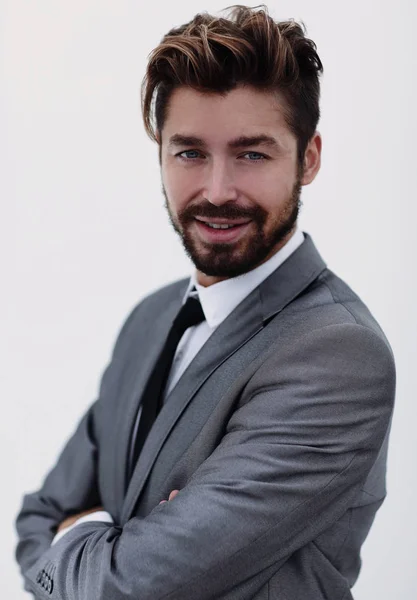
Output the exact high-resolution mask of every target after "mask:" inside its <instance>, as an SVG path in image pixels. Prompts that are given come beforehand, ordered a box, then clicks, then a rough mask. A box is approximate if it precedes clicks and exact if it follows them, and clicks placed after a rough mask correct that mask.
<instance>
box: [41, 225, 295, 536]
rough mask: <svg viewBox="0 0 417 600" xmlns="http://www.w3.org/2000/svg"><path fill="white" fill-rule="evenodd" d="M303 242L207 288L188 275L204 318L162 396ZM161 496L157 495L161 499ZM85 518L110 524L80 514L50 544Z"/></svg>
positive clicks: (185, 339)
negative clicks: (254, 291)
mask: <svg viewBox="0 0 417 600" xmlns="http://www.w3.org/2000/svg"><path fill="white" fill-rule="evenodd" d="M303 241H304V235H303V233H302V231H300V230H299V229H296V230H295V232H294V233H293V235H292V236H291V238H290V239H289V240H288V241H287V242H286V244H285V245H284V246H283V247H282V248H281V249H280V250H278V252H276V253H275V254H274V255H273V256H271V258H270V259H268V260H267V261H266V262H264V263H263V264H261V265H259V267H256V268H255V269H253V270H252V271H249V272H248V273H244V274H243V275H239V276H238V277H232V278H230V279H225V280H224V281H220V282H218V283H214V284H212V285H210V286H208V287H203V286H202V285H199V284H198V283H197V278H196V273H195V272H194V273H193V274H192V275H191V277H190V283H189V285H188V287H187V291H186V292H185V294H184V298H183V304H185V302H186V301H187V298H188V296H189V295H192V296H196V297H198V298H199V299H200V302H201V307H202V309H203V312H204V316H205V318H206V320H205V321H203V322H202V323H199V324H198V325H195V326H194V327H190V328H189V329H187V330H186V332H185V333H184V335H183V336H182V338H181V340H180V342H179V344H178V346H177V350H176V353H175V356H174V360H173V363H172V367H171V371H170V375H169V378H168V381H167V386H166V388H165V394H164V398H166V397H167V396H168V395H169V394H170V393H171V391H172V390H173V388H174V387H175V385H176V384H177V382H178V380H179V378H180V377H181V375H182V374H183V373H184V371H185V370H186V368H187V367H188V365H189V364H190V363H191V361H192V360H193V358H194V357H195V356H196V354H197V352H198V351H199V350H200V349H201V347H202V346H203V345H204V344H205V342H206V341H207V340H208V338H209V337H210V336H211V334H212V333H213V332H214V331H215V330H216V329H217V327H218V326H219V325H220V324H221V323H222V322H223V321H224V320H225V319H226V317H228V316H229V315H230V313H231V312H232V311H233V310H234V309H235V308H236V307H237V305H238V304H240V303H241V302H242V300H244V299H245V298H246V297H247V296H248V295H249V294H250V293H251V292H252V291H253V290H254V289H255V288H256V287H257V286H258V285H259V284H260V283H262V281H264V280H265V279H266V278H267V277H268V276H269V275H271V273H273V271H275V270H276V269H277V268H278V267H279V266H280V265H282V263H283V262H284V261H286V260H287V258H288V257H289V256H290V255H291V254H292V253H293V252H295V250H297V248H298V247H299V246H301V244H302V243H303ZM140 414H141V410H139V412H138V416H137V418H136V423H135V430H134V434H133V436H132V439H133V440H135V438H136V433H137V430H138V427H139V421H140ZM133 445H134V444H133V442H132V446H131V449H130V456H132V452H133ZM163 499H164V498H161V500H163ZM86 521H105V522H108V523H112V522H113V520H112V517H111V516H110V515H109V513H107V512H105V511H97V512H94V513H90V514H89V515H86V516H84V517H81V518H80V519H78V520H77V521H75V523H74V524H73V525H70V526H69V527H67V528H66V529H63V530H62V531H60V532H59V533H58V534H57V535H56V536H55V538H54V540H53V542H52V543H53V544H54V543H55V542H56V541H58V539H60V538H61V537H62V536H63V535H65V533H67V532H68V531H70V530H71V529H72V528H73V527H75V526H76V525H78V524H80V523H85V522H86Z"/></svg>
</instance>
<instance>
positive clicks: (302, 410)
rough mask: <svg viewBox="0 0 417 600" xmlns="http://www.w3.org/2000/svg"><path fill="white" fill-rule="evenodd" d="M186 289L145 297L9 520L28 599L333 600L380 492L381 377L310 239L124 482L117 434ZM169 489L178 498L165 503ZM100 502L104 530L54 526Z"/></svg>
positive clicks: (384, 354) (355, 316)
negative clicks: (93, 389) (90, 396)
mask: <svg viewBox="0 0 417 600" xmlns="http://www.w3.org/2000/svg"><path fill="white" fill-rule="evenodd" d="M187 282H188V281H187V280H183V281H180V282H177V283H174V284H172V285H169V286H167V287H165V288H163V289H161V290H159V291H157V292H156V293H154V294H152V295H150V296H148V297H147V298H145V299H144V300H143V301H142V302H141V303H140V304H139V305H138V306H136V307H135V309H134V310H133V311H132V313H131V314H130V316H129V317H128V319H127V321H126V322H125V324H124V326H123V328H122V330H121V332H120V334H119V337H118V339H117V341H116V344H115V347H114V351H113V355H112V358H111V361H110V363H109V365H108V366H107V369H106V370H105V372H104V374H103V377H102V381H101V386H100V393H99V397H98V399H97V401H96V402H95V403H94V404H93V405H92V407H91V408H90V409H89V411H88V412H87V414H86V415H85V416H84V418H83V419H82V420H81V422H80V424H79V426H78V428H77V429H76V431H75V433H74V435H73V437H72V438H71V439H70V440H69V442H68V443H67V445H66V447H65V449H64V450H63V452H62V454H61V456H60V458H59V460H58V462H57V464H56V466H55V467H54V468H53V469H52V470H51V472H50V473H49V475H48V476H47V478H46V480H45V482H44V484H43V486H42V488H41V489H40V490H39V491H38V492H36V493H33V494H29V495H27V496H25V498H24V501H23V506H22V509H21V511H20V513H19V516H18V518H17V530H18V535H19V544H18V547H17V553H16V554H17V560H18V562H19V563H20V566H21V569H22V573H23V575H24V580H25V587H26V589H28V590H30V591H32V592H33V593H34V595H35V596H36V598H39V599H47V598H52V599H56V600H130V599H132V600H133V599H135V600H162V599H164V600H184V599H187V600H194V599H195V600H209V599H222V600H246V599H252V598H254V599H256V600H267V599H269V600H272V599H274V600H275V599H276V600H348V599H350V598H352V595H351V592H350V588H351V586H352V585H353V583H354V582H355V580H356V578H357V576H358V573H359V570H360V562H361V561H360V555H359V552H360V547H361V544H362V543H363V541H364V539H365V537H366V535H367V533H368V531H369V528H370V526H371V524H372V521H373V519H374V516H375V513H376V511H377V509H378V508H379V506H380V505H381V503H382V502H383V499H384V497H385V494H386V490H385V470H386V452H387V440H388V434H389V429H390V422H391V416H392V410H393V403H394V391H395V367H394V360H393V356H392V352H391V349H390V347H389V344H388V342H387V340H386V338H385V336H384V334H383V332H382V331H381V329H380V327H379V326H378V324H377V323H376V321H375V319H374V318H373V317H372V315H371V314H370V312H369V311H368V309H367V308H366V306H365V305H364V304H363V303H362V302H361V300H360V299H359V298H358V297H357V296H356V294H355V293H354V292H352V290H351V289H350V288H349V287H348V286H347V285H346V284H345V283H344V282H343V281H341V280H340V279H339V278H338V277H337V276H336V275H334V274H333V273H332V272H331V271H330V270H329V269H327V268H326V265H325V264H324V262H323V260H322V259H321V257H320V256H319V254H318V252H317V250H316V249H315V246H314V244H313V242H312V240H311V238H310V237H309V236H308V235H306V239H305V241H304V243H303V244H302V245H301V246H300V247H299V248H298V249H297V250H296V252H295V253H294V254H293V255H291V256H290V258H289V259H288V260H287V261H286V262H284V263H283V264H282V265H281V266H280V267H279V268H278V269H277V270H276V271H275V272H274V273H272V275H271V276H269V277H268V278H267V279H266V280H265V281H264V282H263V283H262V284H261V285H260V286H259V287H258V288H256V289H255V290H254V291H253V292H252V293H251V294H250V295H249V296H248V297H247V298H246V299H245V300H243V302H242V303H241V304H240V305H239V306H238V307H237V308H236V309H235V310H234V311H233V312H232V313H231V314H230V316H229V317H228V318H227V319H226V320H225V321H224V322H223V323H222V324H221V325H220V326H219V328H218V329H217V330H216V331H215V332H214V333H213V335H212V336H211V337H210V338H209V340H208V341H207V342H206V344H205V345H204V346H203V347H202V349H201V350H200V351H199V353H198V354H197V356H196V357H195V358H194V360H193V361H192V362H191V364H190V365H189V367H188V368H187V370H186V371H185V373H184V374H183V376H182V377H181V378H180V380H179V382H178V383H177V385H176V386H175V387H174V389H173V390H172V392H171V393H170V394H169V396H168V398H167V399H166V402H165V404H164V406H163V408H162V410H161V412H160V414H159V416H158V418H157V420H156V422H155V424H154V426H153V429H152V431H151V433H150V434H149V436H148V438H147V440H146V443H145V445H144V447H143V449H142V452H141V455H140V457H139V460H138V462H137V465H136V468H135V470H134V473H133V476H132V478H131V479H130V481H128V480H127V475H126V473H127V457H128V453H129V444H130V437H131V431H132V428H133V424H134V420H135V415H136V412H137V409H138V405H139V402H140V398H141V394H142V391H143V389H144V386H145V383H146V381H147V378H148V376H149V374H150V371H151V369H152V366H153V364H154V362H155V360H156V358H157V356H158V354H159V352H160V350H161V348H162V345H163V343H164V339H165V337H166V335H167V332H168V330H169V328H170V325H171V323H172V320H173V318H174V316H175V314H176V313H177V312H178V310H179V308H180V305H181V301H182V298H183V294H184V292H185V289H186V286H187ZM173 489H179V490H180V492H179V494H178V495H177V496H176V498H175V499H174V500H172V501H170V502H166V503H164V504H159V502H160V501H161V500H162V499H167V497H168V494H169V493H170V491H171V490H173ZM100 504H102V505H103V506H104V508H105V510H107V511H108V512H110V514H111V515H112V516H113V518H114V520H115V525H114V526H112V525H110V524H108V523H98V522H90V523H85V524H82V525H79V526H77V527H76V528H74V529H73V530H72V531H70V532H69V533H67V534H66V535H65V536H64V537H63V538H62V539H61V540H59V541H58V542H57V543H56V544H54V546H52V547H51V546H50V544H51V541H52V538H53V536H54V533H55V531H56V527H57V525H58V524H59V523H60V522H61V521H62V520H63V519H64V518H65V517H66V516H68V515H70V514H74V513H77V512H79V511H81V510H85V509H87V508H91V507H93V506H97V505H100Z"/></svg>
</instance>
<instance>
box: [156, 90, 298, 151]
mask: <svg viewBox="0 0 417 600" xmlns="http://www.w3.org/2000/svg"><path fill="white" fill-rule="evenodd" d="M284 107H285V101H284V99H283V98H282V97H281V96H280V94H279V93H274V92H270V91H267V92H265V91H260V90H257V89H254V88H252V87H249V86H240V87H238V88H235V89H233V90H231V91H229V92H227V93H224V94H220V93H211V92H210V93H207V92H200V91H197V90H194V89H193V88H190V87H179V88H177V89H175V90H174V91H173V93H172V95H171V97H170V100H169V104H168V107H167V108H168V110H167V116H166V120H165V123H164V128H163V132H162V133H163V136H162V138H163V141H166V140H167V139H169V138H170V137H171V136H172V135H175V134H177V133H182V134H189V135H199V136H200V137H203V136H204V137H206V138H210V137H211V136H213V135H215V136H216V138H218V136H219V135H221V136H222V137H224V138H225V139H226V138H228V137H236V135H242V134H244V135H251V133H252V132H256V133H257V134H259V133H262V132H263V133H265V134H269V135H271V134H272V135H273V134H274V133H276V134H279V135H280V137H282V136H286V137H288V136H290V137H292V134H291V132H290V131H289V129H288V126H287V124H286V122H285V117H284Z"/></svg>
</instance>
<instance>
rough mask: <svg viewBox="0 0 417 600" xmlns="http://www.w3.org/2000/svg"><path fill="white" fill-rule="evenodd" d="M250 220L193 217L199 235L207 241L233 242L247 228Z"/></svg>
mask: <svg viewBox="0 0 417 600" xmlns="http://www.w3.org/2000/svg"><path fill="white" fill-rule="evenodd" d="M251 222H252V221H250V220H247V219H246V220H243V219H241V220H232V219H213V218H210V219H207V220H203V219H201V218H197V217H196V219H195V223H196V225H197V230H198V232H199V234H200V236H201V237H202V238H203V239H204V241H207V242H209V243H215V242H234V241H236V240H237V239H239V238H240V237H241V235H242V234H243V233H244V232H245V231H246V230H247V229H248V227H249V226H250V224H251Z"/></svg>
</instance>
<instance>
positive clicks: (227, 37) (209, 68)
mask: <svg viewBox="0 0 417 600" xmlns="http://www.w3.org/2000/svg"><path fill="white" fill-rule="evenodd" d="M254 8H262V10H259V11H255V10H254ZM254 8H250V7H247V6H241V5H235V6H231V7H228V8H227V9H225V10H229V9H232V10H231V14H230V15H229V16H230V18H229V19H224V18H216V17H213V16H211V15H209V14H207V13H206V12H205V13H199V14H197V15H196V16H195V17H194V18H193V19H192V20H191V21H190V22H189V23H186V24H184V25H181V26H180V27H177V28H174V29H171V30H170V31H169V32H168V33H167V34H166V35H165V36H164V37H163V38H162V40H161V43H160V44H159V46H157V47H156V48H155V49H154V50H153V51H152V52H151V53H150V55H149V61H148V66H147V70H146V74H145V77H144V78H143V81H142V114H143V120H144V124H145V130H146V132H147V134H148V135H149V137H150V138H151V139H153V140H155V141H156V140H157V137H156V133H157V132H160V131H161V130H162V128H163V126H164V123H165V120H166V117H167V108H168V103H169V99H170V96H171V94H172V92H173V90H174V89H175V88H177V87H179V86H190V87H192V88H194V89H196V90H198V91H202V92H207V93H213V92H214V93H220V94H224V93H226V92H228V91H230V90H232V89H233V88H235V87H236V86H237V85H239V84H246V85H251V86H253V87H254V88H256V89H258V90H263V91H276V92H279V93H280V94H281V96H282V97H283V98H284V99H285V101H286V110H285V112H284V117H285V120H286V123H287V126H288V128H289V129H290V131H291V132H292V133H293V134H294V136H295V137H296V139H297V156H298V162H299V165H301V164H302V163H303V160H304V153H305V150H306V147H307V144H308V142H309V140H310V139H311V138H312V136H313V135H314V132H315V130H316V127H317V123H318V121H319V118H320V108H319V99H320V83H319V75H320V73H322V72H323V65H322V63H321V60H320V58H319V56H318V54H317V52H316V44H315V43H314V42H313V41H312V40H310V39H308V38H306V37H305V35H304V34H305V31H306V28H305V26H304V24H303V23H302V25H303V28H302V27H301V26H300V24H299V23H297V22H295V21H294V20H289V21H281V22H275V21H274V20H273V19H272V18H271V17H270V16H269V15H268V9H267V7H266V6H265V5H260V7H254ZM155 91H156V98H155V100H154V106H153V107H152V100H153V96H154V93H155ZM153 109H154V115H155V116H154V120H155V128H154V127H153V125H152V120H153V119H152V110H153Z"/></svg>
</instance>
